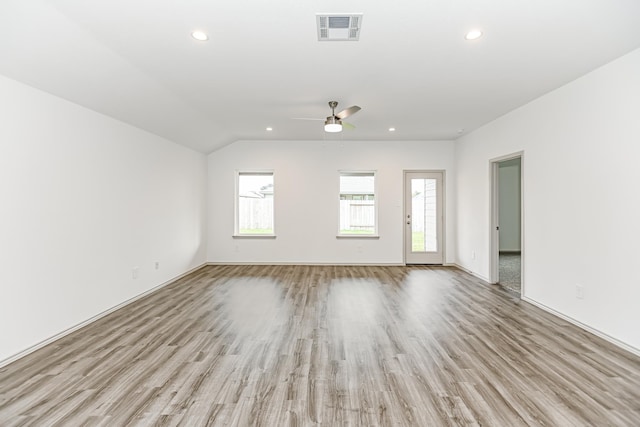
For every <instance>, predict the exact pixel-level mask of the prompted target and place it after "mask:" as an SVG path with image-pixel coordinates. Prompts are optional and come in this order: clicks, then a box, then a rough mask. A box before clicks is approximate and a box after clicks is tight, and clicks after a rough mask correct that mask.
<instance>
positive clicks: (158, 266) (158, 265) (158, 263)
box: [156, 261, 160, 270]
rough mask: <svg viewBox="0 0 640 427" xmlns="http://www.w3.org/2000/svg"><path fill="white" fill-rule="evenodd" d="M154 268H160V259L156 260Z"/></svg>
mask: <svg viewBox="0 0 640 427" xmlns="http://www.w3.org/2000/svg"><path fill="white" fill-rule="evenodd" d="M156 270H160V261H156Z"/></svg>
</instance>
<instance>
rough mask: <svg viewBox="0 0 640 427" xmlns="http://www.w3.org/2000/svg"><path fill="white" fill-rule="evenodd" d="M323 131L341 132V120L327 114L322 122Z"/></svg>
mask: <svg viewBox="0 0 640 427" xmlns="http://www.w3.org/2000/svg"><path fill="white" fill-rule="evenodd" d="M324 131H325V132H330V133H335V132H342V120H340V119H337V118H335V117H332V116H329V117H327V120H325V122H324Z"/></svg>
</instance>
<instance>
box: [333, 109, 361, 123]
mask: <svg viewBox="0 0 640 427" xmlns="http://www.w3.org/2000/svg"><path fill="white" fill-rule="evenodd" d="M360 110H361V108H360V107H358V106H357V105H353V106H351V107H349V108H345V109H344V110H342V111H340V112H339V113H338V114H336V117H337V118H339V119H341V120H342V119H346V118H347V117H349V116H350V115H352V114H355V113H357V112H358V111H360Z"/></svg>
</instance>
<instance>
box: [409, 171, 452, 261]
mask: <svg viewBox="0 0 640 427" xmlns="http://www.w3.org/2000/svg"><path fill="white" fill-rule="evenodd" d="M443 186H444V172H442V171H405V172H404V227H405V235H404V236H405V237H404V262H405V264H443V262H444V231H443V230H444V228H443V220H444V218H443V212H444V203H443V198H444V196H443Z"/></svg>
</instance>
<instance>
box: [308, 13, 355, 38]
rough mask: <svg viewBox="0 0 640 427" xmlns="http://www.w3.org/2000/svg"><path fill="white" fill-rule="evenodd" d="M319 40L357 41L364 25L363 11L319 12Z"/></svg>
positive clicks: (317, 17)
mask: <svg viewBox="0 0 640 427" xmlns="http://www.w3.org/2000/svg"><path fill="white" fill-rule="evenodd" d="M316 22H317V24H318V40H319V41H357V40H358V39H359V38H360V26H361V25H362V14H361V13H348V14H337V13H336V14H326V13H322V14H318V15H316Z"/></svg>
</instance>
